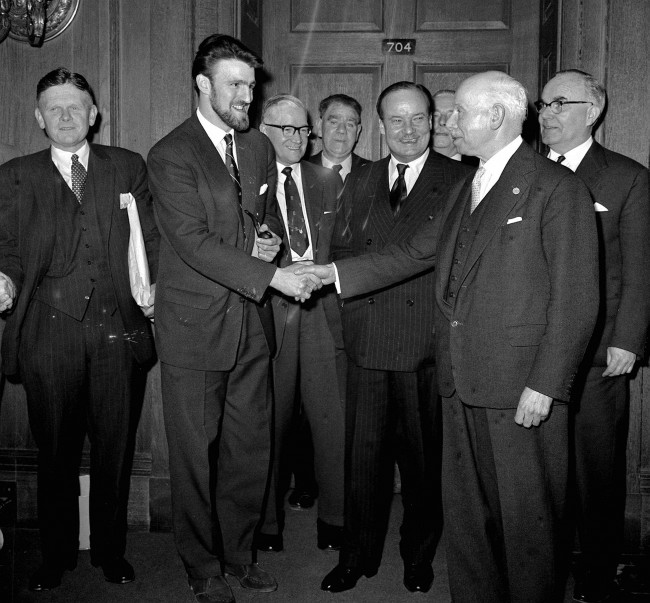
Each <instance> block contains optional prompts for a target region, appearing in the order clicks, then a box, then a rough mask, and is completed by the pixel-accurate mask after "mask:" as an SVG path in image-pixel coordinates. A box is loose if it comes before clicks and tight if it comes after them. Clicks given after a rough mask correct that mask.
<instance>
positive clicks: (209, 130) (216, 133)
mask: <svg viewBox="0 0 650 603" xmlns="http://www.w3.org/2000/svg"><path fill="white" fill-rule="evenodd" d="M196 116H197V117H198V118H199V122H200V123H201V125H202V126H203V129H204V130H205V133H206V134H207V135H208V137H209V138H210V140H211V141H212V144H213V145H214V146H215V147H216V148H217V149H218V148H219V147H220V145H221V141H222V140H223V139H224V137H225V136H226V134H231V135H232V136H233V140H234V138H235V136H234V132H235V131H234V130H233V128H230V130H223V129H222V128H220V127H219V126H215V125H214V124H213V123H212V122H211V121H208V120H207V119H206V118H205V116H204V115H203V113H201V110H200V109H197V110H196Z"/></svg>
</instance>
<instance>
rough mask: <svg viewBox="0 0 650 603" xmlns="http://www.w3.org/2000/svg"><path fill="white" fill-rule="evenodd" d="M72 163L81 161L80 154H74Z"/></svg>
mask: <svg viewBox="0 0 650 603" xmlns="http://www.w3.org/2000/svg"><path fill="white" fill-rule="evenodd" d="M72 163H79V155H77V154H75V155H73V156H72Z"/></svg>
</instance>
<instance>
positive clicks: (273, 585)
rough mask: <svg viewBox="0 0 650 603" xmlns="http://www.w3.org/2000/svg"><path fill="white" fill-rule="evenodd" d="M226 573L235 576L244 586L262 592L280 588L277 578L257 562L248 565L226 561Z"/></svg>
mask: <svg viewBox="0 0 650 603" xmlns="http://www.w3.org/2000/svg"><path fill="white" fill-rule="evenodd" d="M224 573H225V574H227V575H229V576H235V578H237V580H239V584H240V585H241V586H242V588H250V589H251V590H256V591H258V592H261V593H270V592H273V591H274V590H277V588H278V583H277V582H276V581H275V578H274V577H273V576H272V575H271V574H269V573H268V572H266V571H264V570H263V569H262V568H260V567H259V566H258V565H257V563H248V564H246V565H231V564H230V563H226V564H225V566H224Z"/></svg>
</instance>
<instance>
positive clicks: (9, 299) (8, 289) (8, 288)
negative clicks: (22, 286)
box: [0, 272, 16, 312]
mask: <svg viewBox="0 0 650 603" xmlns="http://www.w3.org/2000/svg"><path fill="white" fill-rule="evenodd" d="M15 298H16V287H14V284H13V282H12V281H11V279H10V278H9V277H8V276H5V275H4V274H2V273H1V272H0V312H4V311H5V310H9V309H10V308H11V306H13V305H14V299H15Z"/></svg>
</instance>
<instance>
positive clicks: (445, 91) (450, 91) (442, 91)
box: [433, 89, 456, 100]
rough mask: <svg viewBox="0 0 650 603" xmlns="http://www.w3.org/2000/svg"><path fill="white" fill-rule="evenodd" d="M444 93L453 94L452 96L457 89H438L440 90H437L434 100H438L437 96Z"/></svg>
mask: <svg viewBox="0 0 650 603" xmlns="http://www.w3.org/2000/svg"><path fill="white" fill-rule="evenodd" d="M443 94H451V95H452V96H454V95H455V94H456V91H455V90H447V89H443V90H438V92H436V93H435V94H434V95H433V100H436V97H437V96H442V95H443Z"/></svg>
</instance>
